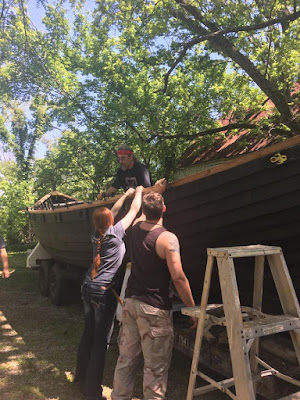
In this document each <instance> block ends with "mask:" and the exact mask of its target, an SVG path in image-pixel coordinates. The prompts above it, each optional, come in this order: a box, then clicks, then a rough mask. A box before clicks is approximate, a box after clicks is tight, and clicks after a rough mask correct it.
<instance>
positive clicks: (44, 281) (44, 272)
mask: <svg viewBox="0 0 300 400" xmlns="http://www.w3.org/2000/svg"><path fill="white" fill-rule="evenodd" d="M49 270H50V265H49V263H48V262H47V261H46V260H42V261H41V265H40V268H39V289H40V293H41V295H42V296H46V297H47V296H49Z"/></svg>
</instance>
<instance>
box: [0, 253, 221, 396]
mask: <svg viewBox="0 0 300 400" xmlns="http://www.w3.org/2000/svg"><path fill="white" fill-rule="evenodd" d="M9 261H10V267H11V269H15V272H14V273H13V274H12V275H11V277H10V278H9V279H7V280H4V279H0V399H1V400H80V398H81V397H80V395H79V393H78V390H77V388H76V387H75V385H73V384H72V381H73V373H74V369H75V363H76V352H77V346H78V343H79V340H80V336H81V333H82V329H83V310H82V305H81V303H80V302H78V303H77V304H68V305H64V306H60V307H58V306H54V305H52V304H51V303H50V300H49V299H48V298H46V297H42V296H41V295H40V294H39V290H38V272H37V271H31V270H29V269H27V268H26V253H25V252H22V253H10V254H9ZM117 331H118V326H116V327H115V331H114V334H113V337H112V344H111V346H110V348H109V351H108V356H107V362H106V370H105V375H104V394H105V395H106V396H108V399H110V392H111V388H112V380H113V372H114V368H115V365H116V360H117V356H118V346H117V343H116V340H117ZM190 364H191V360H190V359H188V358H187V357H186V356H184V355H182V354H180V353H178V352H176V351H174V352H173V359H172V364H171V367H170V373H169V386H168V396H167V399H168V400H184V399H185V396H186V390H187V386H188V379H189V372H190ZM134 396H135V399H137V400H141V399H142V365H141V368H140V372H139V374H138V376H137V382H136V391H135V393H134ZM225 398H227V396H225V395H223V394H222V393H220V392H213V393H212V394H209V395H207V396H205V397H202V399H205V400H218V399H225Z"/></svg>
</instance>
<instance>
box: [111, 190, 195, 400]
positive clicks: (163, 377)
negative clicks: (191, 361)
mask: <svg viewBox="0 0 300 400" xmlns="http://www.w3.org/2000/svg"><path fill="white" fill-rule="evenodd" d="M164 209H165V206H164V201H163V197H162V196H161V194H159V193H154V192H149V193H146V194H144V197H143V200H142V212H143V214H142V217H141V218H139V219H137V220H136V222H135V223H134V225H133V227H132V229H131V275H130V277H129V279H128V284H127V289H126V292H125V301H124V306H123V313H122V326H121V330H120V333H119V341H118V343H119V353H120V356H119V358H118V362H117V366H116V369H115V376H114V388H113V392H112V394H111V399H112V400H125V399H126V400H127V399H128V400H129V399H131V398H132V392H133V389H134V378H135V373H136V371H137V368H138V367H139V365H140V364H139V360H140V355H141V354H142V355H143V357H144V397H143V399H144V400H152V399H165V393H166V389H167V379H168V369H169V365H170V360H171V354H172V347H173V340H174V333H173V324H172V313H171V309H172V289H171V285H170V283H171V281H172V282H173V283H174V286H175V288H176V290H177V292H178V294H179V296H180V298H181V300H182V301H183V303H184V304H185V305H186V306H187V307H194V306H195V302H194V299H193V296H192V292H191V289H190V285H189V281H188V279H187V277H186V275H185V273H184V272H183V269H182V264H181V257H180V248H179V242H178V239H177V237H176V236H175V235H174V234H173V233H171V232H169V231H167V230H166V229H165V228H164V227H163V226H162V222H163V221H162V215H163V212H164ZM191 319H192V322H193V327H195V326H196V319H195V318H191Z"/></svg>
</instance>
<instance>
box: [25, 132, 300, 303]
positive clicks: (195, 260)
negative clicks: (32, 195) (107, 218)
mask: <svg viewBox="0 0 300 400" xmlns="http://www.w3.org/2000/svg"><path fill="white" fill-rule="evenodd" d="M118 198H119V197H114V198H109V199H107V200H101V201H94V202H90V203H89V202H82V201H78V200H75V199H73V198H71V197H70V196H67V195H63V194H61V193H58V192H52V193H50V194H48V195H46V196H45V197H43V198H42V199H41V200H39V201H38V202H37V203H36V204H35V205H34V206H33V207H31V208H30V209H29V210H28V212H29V217H30V222H31V224H32V227H33V229H34V231H35V234H36V237H37V238H38V240H39V241H40V243H41V244H42V246H43V247H44V248H45V249H46V250H47V252H48V253H49V254H50V255H51V256H52V257H53V259H54V260H55V261H56V263H57V264H61V265H64V266H65V267H66V268H67V269H68V270H69V273H68V274H69V277H70V276H71V277H72V271H75V268H73V267H77V268H79V271H84V270H85V269H86V268H87V267H88V266H89V264H90V262H91V259H92V253H91V244H90V235H91V233H92V225H91V216H92V213H93V210H94V209H95V208H97V207H100V206H103V205H105V206H108V207H111V206H112V205H113V203H114V202H115V201H116V200H117V199H118ZM164 198H165V203H166V206H167V211H166V213H165V216H164V223H165V226H166V227H167V228H168V229H169V230H171V231H173V232H174V233H176V234H177V236H178V237H179V240H180V245H181V254H182V261H183V267H184V270H185V272H186V274H187V276H188V278H189V279H190V282H191V285H192V289H193V293H194V295H195V296H196V298H198V297H200V295H201V286H202V280H203V271H204V270H205V264H206V249H207V248H208V247H225V246H235V245H248V244H265V245H274V246H280V247H282V249H283V252H284V255H285V257H286V260H287V264H288V266H289V269H290V271H291V275H292V278H293V281H294V285H295V286H296V288H299V287H300V272H299V264H300V252H299V251H298V249H299V242H300V136H297V137H294V138H292V139H288V140H286V141H284V142H281V143H277V144H275V145H271V146H269V147H266V148H264V149H262V150H258V151H256V152H253V153H250V154H246V155H242V156H240V157H237V158H235V159H233V160H229V161H227V162H224V163H222V164H219V165H217V166H214V167H210V168H208V169H205V170H203V171H201V172H198V173H195V174H193V175H190V176H188V177H185V178H182V179H179V180H177V181H174V182H172V183H170V184H169V186H168V189H167V190H166V192H165V193H164ZM72 268H73V270H72ZM247 270H248V273H245V269H243V272H242V274H241V281H242V282H244V286H245V288H247V287H248V286H249V279H251V277H252V275H251V274H252V272H253V271H252V269H251V268H249V269H247ZM74 275H76V274H75V273H74ZM76 276H77V275H76ZM216 288H217V289H218V285H216ZM248 291H249V290H248ZM245 293H246V291H245Z"/></svg>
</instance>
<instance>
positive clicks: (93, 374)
mask: <svg viewBox="0 0 300 400" xmlns="http://www.w3.org/2000/svg"><path fill="white" fill-rule="evenodd" d="M88 289H89V288H88V287H86V286H85V285H83V287H82V299H83V304H84V319H85V327H84V331H83V334H82V337H81V341H80V344H79V348H78V353H77V368H76V375H75V379H76V380H77V381H79V383H80V391H81V392H82V393H83V394H84V395H85V396H87V397H95V398H96V399H97V398H101V395H102V387H101V385H102V378H103V371H104V365H105V356H106V351H107V348H108V344H109V341H110V337H111V334H112V330H113V321H114V317H115V311H116V306H117V301H116V298H115V296H114V295H113V293H112V291H111V290H109V289H108V290H106V291H103V290H100V289H99V290H97V291H89V290H88Z"/></svg>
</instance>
